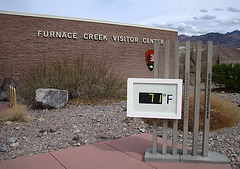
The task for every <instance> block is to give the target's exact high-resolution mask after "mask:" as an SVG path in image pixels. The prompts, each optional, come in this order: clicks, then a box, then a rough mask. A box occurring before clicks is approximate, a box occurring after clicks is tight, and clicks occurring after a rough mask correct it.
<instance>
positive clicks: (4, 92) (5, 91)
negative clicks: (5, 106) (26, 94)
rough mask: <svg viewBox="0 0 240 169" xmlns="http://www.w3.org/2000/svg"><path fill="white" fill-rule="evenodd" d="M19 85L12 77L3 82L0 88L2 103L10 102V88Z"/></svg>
mask: <svg viewBox="0 0 240 169" xmlns="http://www.w3.org/2000/svg"><path fill="white" fill-rule="evenodd" d="M17 85H18V83H17V82H16V81H15V80H13V79H12V78H11V77H8V78H5V79H4V80H3V83H2V86H1V88H0V101H6V100H8V101H9V100H10V98H9V86H12V87H15V88H16V87H17Z"/></svg>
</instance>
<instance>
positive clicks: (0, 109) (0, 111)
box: [0, 104, 10, 116]
mask: <svg viewBox="0 0 240 169" xmlns="http://www.w3.org/2000/svg"><path fill="white" fill-rule="evenodd" d="M9 109H10V107H9V106H8V105H7V104H4V105H0V116H2V115H7V114H8V111H9Z"/></svg>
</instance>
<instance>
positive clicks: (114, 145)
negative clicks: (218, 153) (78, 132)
mask: <svg viewBox="0 0 240 169" xmlns="http://www.w3.org/2000/svg"><path fill="white" fill-rule="evenodd" d="M158 142H159V143H158V146H159V147H160V146H161V139H160V138H159V139H158ZM168 145H170V142H168ZM151 146H152V135H151V134H147V133H145V134H140V135H136V136H130V137H125V138H121V139H117V140H110V141H107V142H102V143H96V144H91V145H87V146H81V147H76V148H69V149H64V150H59V151H54V152H49V153H44V154H38V155H33V156H29V157H23V158H17V159H12V160H6V161H0V169H63V168H67V169H86V168H91V169H188V168H189V169H192V168H194V169H215V168H216V169H231V166H230V165H229V164H176V163H149V162H147V163H145V162H144V161H143V157H144V153H145V150H146V148H149V147H151Z"/></svg>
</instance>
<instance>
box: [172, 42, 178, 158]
mask: <svg viewBox="0 0 240 169" xmlns="http://www.w3.org/2000/svg"><path fill="white" fill-rule="evenodd" d="M174 78H175V79H178V78H179V41H175V62H174ZM177 131H178V120H173V137H172V155H177Z"/></svg>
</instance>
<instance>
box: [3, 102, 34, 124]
mask: <svg viewBox="0 0 240 169" xmlns="http://www.w3.org/2000/svg"><path fill="white" fill-rule="evenodd" d="M1 121H4V122H5V121H21V122H32V121H34V118H33V117H31V116H28V115H27V107H26V106H25V105H16V106H15V107H11V108H10V110H9V113H8V114H7V115H4V116H1Z"/></svg>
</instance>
